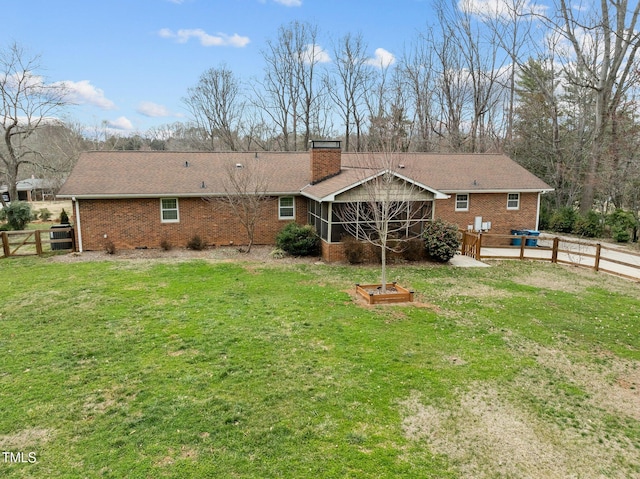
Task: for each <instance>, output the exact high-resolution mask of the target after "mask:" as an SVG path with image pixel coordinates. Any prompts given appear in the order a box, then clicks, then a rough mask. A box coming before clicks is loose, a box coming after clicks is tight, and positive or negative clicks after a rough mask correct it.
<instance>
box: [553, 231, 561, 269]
mask: <svg viewBox="0 0 640 479" xmlns="http://www.w3.org/2000/svg"><path fill="white" fill-rule="evenodd" d="M559 246H560V238H558V237H557V236H556V237H555V238H553V250H552V251H551V262H552V263H557V262H558V248H559Z"/></svg>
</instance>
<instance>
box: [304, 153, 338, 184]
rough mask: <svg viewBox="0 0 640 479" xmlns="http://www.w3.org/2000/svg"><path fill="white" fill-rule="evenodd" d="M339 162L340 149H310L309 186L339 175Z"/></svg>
mask: <svg viewBox="0 0 640 479" xmlns="http://www.w3.org/2000/svg"><path fill="white" fill-rule="evenodd" d="M341 161H342V153H341V150H340V148H312V149H311V178H310V182H311V184H312V185H314V184H316V183H319V182H320V181H322V180H324V179H327V178H330V177H332V176H335V175H337V174H338V173H340V166H341Z"/></svg>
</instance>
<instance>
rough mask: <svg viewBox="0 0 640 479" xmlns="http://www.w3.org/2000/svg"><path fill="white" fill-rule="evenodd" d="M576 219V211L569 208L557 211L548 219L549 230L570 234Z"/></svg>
mask: <svg viewBox="0 0 640 479" xmlns="http://www.w3.org/2000/svg"><path fill="white" fill-rule="evenodd" d="M577 217H578V214H577V213H576V210H575V209H573V207H571V206H565V207H563V208H560V209H557V210H556V211H554V212H553V214H552V215H551V218H550V219H549V228H550V229H551V230H553V231H557V232H558V233H571V232H573V227H574V225H575V222H576V219H577Z"/></svg>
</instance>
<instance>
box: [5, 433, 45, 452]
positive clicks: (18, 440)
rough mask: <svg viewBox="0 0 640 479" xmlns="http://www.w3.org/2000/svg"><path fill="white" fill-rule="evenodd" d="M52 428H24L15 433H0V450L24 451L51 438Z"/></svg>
mask: <svg viewBox="0 0 640 479" xmlns="http://www.w3.org/2000/svg"><path fill="white" fill-rule="evenodd" d="M52 434H53V431H52V430H51V429H42V428H31V429H23V430H22V431H18V432H16V433H14V434H6V435H0V450H2V451H11V450H13V451H24V450H26V449H29V448H31V447H33V446H35V445H38V444H43V443H45V442H47V441H49V440H50V439H51V436H52Z"/></svg>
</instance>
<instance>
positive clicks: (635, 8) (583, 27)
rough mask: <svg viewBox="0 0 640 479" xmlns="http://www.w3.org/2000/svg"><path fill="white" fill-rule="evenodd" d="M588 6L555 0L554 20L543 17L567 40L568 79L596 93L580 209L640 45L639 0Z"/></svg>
mask: <svg viewBox="0 0 640 479" xmlns="http://www.w3.org/2000/svg"><path fill="white" fill-rule="evenodd" d="M591 7H592V8H589V9H583V8H581V7H579V6H573V5H571V4H569V3H568V2H567V1H566V0H559V3H558V4H557V13H558V17H559V18H558V20H557V21H556V20H555V19H553V18H546V19H545V20H546V21H547V22H548V23H549V24H551V26H552V28H553V29H554V30H555V33H556V34H559V35H562V36H564V38H565V39H566V40H567V41H568V43H569V45H570V48H569V50H568V52H567V53H568V54H567V57H566V59H565V73H566V75H567V78H568V79H569V81H571V82H572V83H573V84H575V85H578V86H580V87H582V88H587V89H590V90H592V91H593V92H594V95H595V124H594V131H593V138H592V140H591V151H590V153H589V163H588V168H587V172H586V175H585V181H584V187H583V190H582V197H581V200H580V211H581V212H582V213H586V212H587V211H589V210H590V209H591V208H592V206H593V201H594V199H595V196H596V187H597V178H598V171H599V169H600V167H601V166H602V164H603V161H604V159H605V154H606V153H607V152H606V150H605V146H606V144H607V143H608V142H607V139H608V138H607V136H608V132H609V131H610V128H611V122H612V118H613V116H614V115H615V114H616V112H617V110H618V108H619V107H620V105H621V104H622V102H623V100H624V98H625V94H626V93H627V91H628V90H629V88H630V87H631V86H633V85H636V84H637V82H638V69H637V64H636V55H637V53H638V49H639V48H640V31H639V30H638V17H639V16H640V2H637V1H636V2H633V1H632V2H630V1H629V0H613V1H607V0H601V1H600V2H593V4H592V5H591ZM576 72H578V73H579V74H578V75H576ZM583 74H586V76H583ZM614 141H615V140H614Z"/></svg>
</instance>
